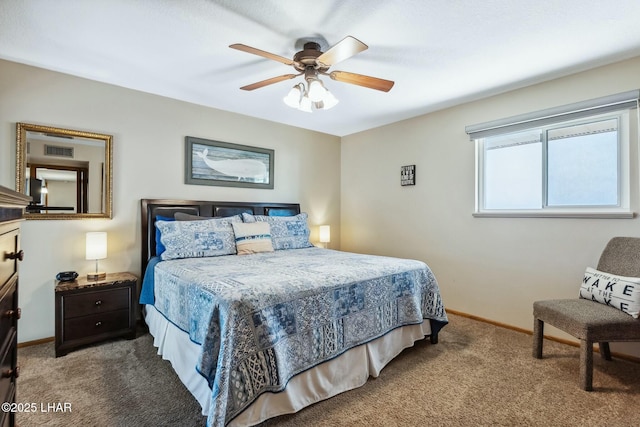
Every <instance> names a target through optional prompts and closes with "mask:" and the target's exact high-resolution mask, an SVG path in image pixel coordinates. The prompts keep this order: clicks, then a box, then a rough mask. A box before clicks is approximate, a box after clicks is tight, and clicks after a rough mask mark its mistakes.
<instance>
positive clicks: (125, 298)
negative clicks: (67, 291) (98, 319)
mask: <svg viewBox="0 0 640 427" xmlns="http://www.w3.org/2000/svg"><path fill="white" fill-rule="evenodd" d="M62 298H63V300H62V304H63V305H64V318H65V319H71V318H74V317H79V316H87V315H90V314H98V313H105V312H108V311H113V310H120V309H128V308H129V301H130V299H131V288H129V287H126V288H117V289H108V290H103V291H91V292H82V293H78V294H73V295H64V296H63V297H62Z"/></svg>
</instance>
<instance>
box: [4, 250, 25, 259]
mask: <svg viewBox="0 0 640 427" xmlns="http://www.w3.org/2000/svg"><path fill="white" fill-rule="evenodd" d="M4 257H5V259H17V260H18V261H22V260H23V259H24V251H23V250H22V249H20V250H19V251H18V252H10V253H8V254H6V255H5V256H4Z"/></svg>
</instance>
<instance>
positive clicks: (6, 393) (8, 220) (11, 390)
mask: <svg viewBox="0 0 640 427" xmlns="http://www.w3.org/2000/svg"><path fill="white" fill-rule="evenodd" d="M29 199H30V198H29V197H27V196H25V195H23V194H20V193H16V192H15V191H13V190H9V189H8V188H5V187H2V186H0V399H2V402H3V403H4V402H9V403H15V399H16V378H17V377H18V374H19V373H20V368H19V367H18V363H17V362H18V360H17V359H18V351H17V350H18V349H17V347H18V319H19V318H20V309H19V308H18V262H20V261H22V259H23V258H24V252H23V251H22V249H20V223H21V221H22V214H23V212H24V209H25V207H26V206H27V205H28V204H29ZM13 425H15V412H14V411H9V412H5V411H2V412H0V426H2V427H4V426H13Z"/></svg>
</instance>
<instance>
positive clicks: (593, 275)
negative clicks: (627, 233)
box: [580, 267, 640, 319]
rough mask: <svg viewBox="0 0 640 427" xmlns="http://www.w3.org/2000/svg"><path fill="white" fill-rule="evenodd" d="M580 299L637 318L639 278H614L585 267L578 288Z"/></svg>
mask: <svg viewBox="0 0 640 427" xmlns="http://www.w3.org/2000/svg"><path fill="white" fill-rule="evenodd" d="M580 298H585V299H591V300H593V301H596V302H599V303H601V304H606V305H610V306H611V307H615V308H617V309H618V310H622V311H624V312H625V313H627V314H629V315H631V316H633V317H635V318H636V319H637V318H638V315H639V314H640V277H625V276H616V275H615V274H610V273H604V272H602V271H598V270H596V269H594V268H590V267H587V270H586V271H585V273H584V279H583V280H582V285H581V286H580Z"/></svg>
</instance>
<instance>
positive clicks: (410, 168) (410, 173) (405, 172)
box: [400, 165, 416, 187]
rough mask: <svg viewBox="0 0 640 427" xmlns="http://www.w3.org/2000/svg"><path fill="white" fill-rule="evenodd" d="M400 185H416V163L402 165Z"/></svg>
mask: <svg viewBox="0 0 640 427" xmlns="http://www.w3.org/2000/svg"><path fill="white" fill-rule="evenodd" d="M400 185H401V186H403V187H404V186H406V185H416V165H407V166H401V167H400Z"/></svg>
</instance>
